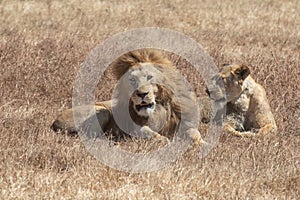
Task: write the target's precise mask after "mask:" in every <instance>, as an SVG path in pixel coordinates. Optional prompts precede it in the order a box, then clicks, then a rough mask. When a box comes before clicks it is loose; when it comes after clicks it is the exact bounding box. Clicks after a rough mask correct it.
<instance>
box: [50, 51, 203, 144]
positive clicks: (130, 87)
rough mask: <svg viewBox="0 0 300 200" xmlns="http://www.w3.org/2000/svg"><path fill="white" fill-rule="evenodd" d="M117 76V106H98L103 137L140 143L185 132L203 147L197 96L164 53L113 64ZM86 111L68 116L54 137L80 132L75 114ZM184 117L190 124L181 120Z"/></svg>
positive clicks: (147, 53) (65, 113)
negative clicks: (133, 138) (129, 138)
mask: <svg viewBox="0 0 300 200" xmlns="http://www.w3.org/2000/svg"><path fill="white" fill-rule="evenodd" d="M112 71H113V75H114V76H115V77H116V78H117V79H118V84H117V86H116V89H115V91H116V92H115V93H114V94H115V95H113V98H112V100H109V101H105V102H97V103H96V104H95V110H96V115H97V119H98V121H99V124H100V126H101V128H102V130H103V132H104V133H107V132H110V133H112V135H114V136H116V137H119V136H120V134H121V135H122V137H123V135H124V133H125V135H126V134H128V133H130V134H131V133H134V134H135V136H137V137H143V138H152V137H153V138H161V139H166V138H168V139H170V138H173V137H174V134H175V133H176V131H178V129H179V127H180V130H183V131H181V132H184V134H186V135H187V136H188V138H191V139H193V140H194V142H196V143H200V142H202V139H201V135H200V133H199V131H198V123H199V122H198V121H199V120H198V119H197V118H198V115H199V111H198V105H197V99H196V97H195V95H194V92H193V91H192V90H190V89H187V88H186V87H185V84H184V83H185V82H184V80H183V79H182V77H181V76H180V75H179V73H176V68H175V67H174V66H173V65H172V63H171V62H170V61H169V60H168V59H167V58H165V57H164V56H163V55H162V53H161V52H160V51H157V50H153V49H143V50H136V51H132V52H129V53H127V54H125V55H123V56H121V57H120V58H118V59H117V60H116V61H115V62H114V63H113V64H112ZM85 108H86V107H85V106H80V107H77V108H73V109H68V110H65V111H63V112H62V113H61V114H60V115H59V116H58V117H57V119H56V120H55V121H54V123H53V125H52V128H53V129H54V130H55V131H57V130H64V131H67V132H74V131H77V130H76V128H75V124H74V122H73V111H74V109H79V110H84V109H85ZM129 115H130V116H129ZM194 116H195V117H194ZM183 117H185V118H187V119H188V121H187V120H185V121H184V120H182V118H183ZM116 118H118V119H116ZM131 119H132V120H131ZM86 120H88V119H86ZM117 121H118V123H119V124H118V123H117ZM181 121H183V122H182V123H181ZM136 125H138V126H136ZM179 125H180V126H179ZM137 127H138V128H137Z"/></svg>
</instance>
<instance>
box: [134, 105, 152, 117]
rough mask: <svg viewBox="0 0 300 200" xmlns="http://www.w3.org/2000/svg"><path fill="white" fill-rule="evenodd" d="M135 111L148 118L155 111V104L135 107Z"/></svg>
mask: <svg viewBox="0 0 300 200" xmlns="http://www.w3.org/2000/svg"><path fill="white" fill-rule="evenodd" d="M134 108H135V111H136V112H137V114H138V115H140V116H143V117H148V116H149V115H151V114H152V113H153V112H154V110H155V103H154V102H152V103H149V104H147V103H144V104H139V105H135V106H134Z"/></svg>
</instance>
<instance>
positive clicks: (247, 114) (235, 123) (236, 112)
mask: <svg viewBox="0 0 300 200" xmlns="http://www.w3.org/2000/svg"><path fill="white" fill-rule="evenodd" d="M207 93H208V94H209V96H210V97H211V98H212V99H213V100H215V101H216V102H220V103H222V101H225V99H226V109H227V110H226V112H227V113H226V120H225V125H224V129H225V131H226V132H229V133H232V134H234V135H237V136H253V135H265V134H267V133H269V132H275V131H277V126H276V123H275V120H274V117H273V114H272V112H271V108H270V106H269V103H268V100H267V96H266V92H265V90H264V88H263V87H262V86H261V85H260V84H258V83H256V82H255V81H254V79H253V78H252V77H251V76H250V69H249V67H247V66H245V65H236V64H232V65H224V66H223V67H222V68H221V70H220V72H219V73H218V74H217V75H216V76H214V77H213V78H212V79H211V84H209V85H208V88H207ZM224 94H225V95H224Z"/></svg>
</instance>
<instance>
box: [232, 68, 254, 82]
mask: <svg viewBox="0 0 300 200" xmlns="http://www.w3.org/2000/svg"><path fill="white" fill-rule="evenodd" d="M234 73H235V74H236V75H238V76H239V78H240V79H242V80H245V79H246V78H247V77H248V75H249V74H250V69H249V67H248V66H246V65H241V66H240V67H239V68H237V69H236V70H235V71H234Z"/></svg>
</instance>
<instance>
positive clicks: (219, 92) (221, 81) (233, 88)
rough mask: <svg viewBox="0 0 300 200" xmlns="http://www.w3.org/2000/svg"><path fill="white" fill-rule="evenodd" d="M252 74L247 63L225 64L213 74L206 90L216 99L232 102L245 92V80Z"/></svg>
mask: <svg viewBox="0 0 300 200" xmlns="http://www.w3.org/2000/svg"><path fill="white" fill-rule="evenodd" d="M249 74H250V69H249V67H247V66H245V65H235V64H232V65H224V66H223V67H222V68H221V70H220V72H219V73H218V74H217V75H215V76H213V77H212V79H211V81H210V84H208V86H207V90H206V92H207V93H208V94H209V96H210V97H211V98H212V99H214V100H216V101H219V100H225V98H226V101H227V102H230V101H232V100H234V99H236V98H238V97H239V96H240V95H241V93H242V92H243V90H244V88H243V83H244V80H245V79H246V78H247V77H248V75H249Z"/></svg>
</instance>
